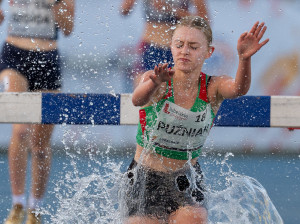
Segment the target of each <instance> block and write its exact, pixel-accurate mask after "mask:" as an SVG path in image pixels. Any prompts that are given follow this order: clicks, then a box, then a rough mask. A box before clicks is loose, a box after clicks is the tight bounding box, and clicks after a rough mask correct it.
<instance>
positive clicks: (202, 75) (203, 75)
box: [199, 72, 208, 103]
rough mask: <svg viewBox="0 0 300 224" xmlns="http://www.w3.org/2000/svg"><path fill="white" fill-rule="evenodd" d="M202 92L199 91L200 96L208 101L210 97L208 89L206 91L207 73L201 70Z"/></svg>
mask: <svg viewBox="0 0 300 224" xmlns="http://www.w3.org/2000/svg"><path fill="white" fill-rule="evenodd" d="M200 78H201V80H200V92H199V98H200V99H201V100H203V101H204V102H207V103H208V98H207V91H206V74H204V73H203V72H201V75H200Z"/></svg>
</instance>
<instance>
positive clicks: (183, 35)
mask: <svg viewBox="0 0 300 224" xmlns="http://www.w3.org/2000/svg"><path fill="white" fill-rule="evenodd" d="M172 40H173V41H174V42H175V43H176V42H177V43H178V42H188V43H189V44H202V43H203V42H204V41H205V42H207V40H206V37H205V35H204V33H203V32H202V31H201V30H199V29H197V28H193V27H186V26H182V27H178V28H177V29H176V30H175V32H174V34H173V38H172Z"/></svg>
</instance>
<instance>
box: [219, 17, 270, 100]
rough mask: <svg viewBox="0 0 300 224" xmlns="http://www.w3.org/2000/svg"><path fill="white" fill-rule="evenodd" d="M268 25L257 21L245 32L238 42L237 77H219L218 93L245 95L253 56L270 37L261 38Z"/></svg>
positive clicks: (249, 80) (234, 95) (229, 95)
mask: <svg viewBox="0 0 300 224" xmlns="http://www.w3.org/2000/svg"><path fill="white" fill-rule="evenodd" d="M266 29H267V27H266V26H265V24H264V23H260V24H259V22H256V23H255V24H254V26H253V27H252V28H251V30H250V31H249V32H244V33H243V34H242V35H241V36H240V38H239V40H238V44H237V50H238V55H239V65H238V69H237V73H236V76H235V79H232V78H229V77H227V76H223V77H218V85H217V93H218V95H221V96H222V97H223V98H235V97H238V96H242V95H245V94H246V93H247V92H248V90H249V89H250V84H251V57H252V56H253V55H254V54H255V53H256V52H257V51H259V50H260V49H261V48H262V47H263V46H264V45H265V44H266V43H268V41H269V39H266V40H264V41H262V42H260V41H261V39H262V37H263V35H264V33H265V32H266Z"/></svg>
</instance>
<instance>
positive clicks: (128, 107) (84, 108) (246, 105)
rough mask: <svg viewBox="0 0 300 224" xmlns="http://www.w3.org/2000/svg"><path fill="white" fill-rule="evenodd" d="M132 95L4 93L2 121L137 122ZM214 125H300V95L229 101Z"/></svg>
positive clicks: (0, 108) (0, 99)
mask: <svg viewBox="0 0 300 224" xmlns="http://www.w3.org/2000/svg"><path fill="white" fill-rule="evenodd" d="M138 109H139V108H138V107H134V106H133V105H132V103H131V95H130V94H115V95H112V94H83V93H76V94H71V93H0V111H1V112H0V123H35V124H70V125H136V124H137V123H138ZM214 126H228V127H289V128H299V127H300V97H298V96H243V97H239V98H237V99H233V100H225V101H224V102H223V103H222V105H221V108H220V110H219V112H218V114H217V115H216V119H215V121H214Z"/></svg>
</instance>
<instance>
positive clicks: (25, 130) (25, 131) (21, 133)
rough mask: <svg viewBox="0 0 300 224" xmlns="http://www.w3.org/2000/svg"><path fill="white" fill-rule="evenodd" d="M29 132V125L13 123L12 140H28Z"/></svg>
mask: <svg viewBox="0 0 300 224" xmlns="http://www.w3.org/2000/svg"><path fill="white" fill-rule="evenodd" d="M30 134H31V131H30V127H29V125H14V126H13V136H12V140H14V139H17V140H18V141H21V142H22V141H26V140H28V138H29V136H30Z"/></svg>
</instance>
